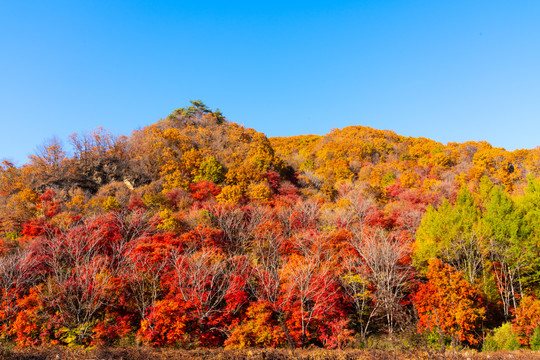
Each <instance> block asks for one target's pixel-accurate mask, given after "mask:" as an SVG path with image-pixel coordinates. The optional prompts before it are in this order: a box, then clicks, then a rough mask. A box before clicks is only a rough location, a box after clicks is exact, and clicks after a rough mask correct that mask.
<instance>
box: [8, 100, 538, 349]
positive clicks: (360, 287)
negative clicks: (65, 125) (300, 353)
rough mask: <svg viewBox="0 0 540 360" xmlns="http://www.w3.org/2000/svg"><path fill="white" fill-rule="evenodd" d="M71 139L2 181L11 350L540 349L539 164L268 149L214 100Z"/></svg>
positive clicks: (464, 148) (387, 149) (405, 140)
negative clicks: (408, 335) (395, 341)
mask: <svg viewBox="0 0 540 360" xmlns="http://www.w3.org/2000/svg"><path fill="white" fill-rule="evenodd" d="M70 143H71V145H72V148H73V155H72V156H68V155H67V152H66V151H65V150H64V149H63V148H62V146H61V145H60V142H59V141H57V140H51V141H48V142H47V143H45V144H43V145H42V146H41V147H40V148H39V149H38V151H37V152H36V153H35V154H34V155H32V156H30V158H29V162H28V163H27V164H25V165H22V166H20V167H17V166H14V165H13V164H12V163H10V162H8V161H3V162H2V165H1V167H0V301H1V302H2V306H1V307H0V336H1V337H2V338H5V339H10V340H12V341H14V342H16V343H17V344H18V345H20V346H27V345H49V344H66V345H94V344H119V343H123V344H125V343H133V344H139V343H144V344H150V345H156V346H165V345H167V346H181V347H196V346H204V347H214V346H226V347H230V348H239V347H255V346H256V347H270V346H271V347H280V346H281V347H286V346H290V347H305V346H308V345H311V344H314V345H318V346H324V347H328V348H341V347H344V346H348V345H350V344H352V343H354V344H362V343H366V341H368V339H369V338H370V337H371V336H394V335H397V334H401V333H404V332H411V331H413V332H417V333H418V334H424V335H427V336H428V337H429V338H430V339H432V340H433V341H435V342H443V343H444V342H446V343H453V344H463V345H467V346H472V347H477V348H480V347H482V346H483V347H484V348H489V349H497V346H499V345H500V344H499V342H497V341H496V339H497V337H496V335H497V333H498V332H499V333H500V332H501V331H505V332H507V333H511V334H512V336H514V337H515V341H514V345H512V346H520V345H521V346H530V347H532V348H535V347H538V346H540V300H539V299H538V298H537V296H538V295H539V290H540V257H539V251H540V247H539V245H540V180H538V178H539V177H540V148H536V149H532V150H516V151H512V152H509V151H506V150H504V149H502V148H494V147H492V146H491V145H490V144H488V143H486V142H466V143H449V144H447V145H443V144H441V143H438V142H436V141H433V140H430V139H425V138H413V137H404V136H400V135H397V134H395V133H394V132H392V131H388V130H376V129H372V128H369V127H363V126H351V127H347V128H344V129H334V130H333V131H332V132H330V133H329V134H327V135H325V136H318V135H302V136H294V137H284V138H270V139H269V138H267V137H266V136H265V135H264V134H262V133H260V132H257V131H256V130H253V129H248V128H245V127H243V126H240V125H238V124H236V123H234V122H231V121H228V120H227V119H226V118H225V117H224V115H223V114H222V113H221V112H220V111H219V110H215V111H213V110H211V109H209V108H208V107H207V106H206V105H204V104H203V103H202V102H200V101H193V102H192V104H191V106H189V107H187V108H181V109H178V110H176V111H174V112H173V113H172V114H171V115H169V116H168V117H167V118H165V119H163V120H161V121H159V122H157V123H155V124H153V125H150V126H147V127H144V128H142V129H141V130H136V131H134V132H133V133H132V134H131V135H130V136H128V137H125V136H120V137H115V136H113V135H111V134H110V133H109V132H108V131H106V130H104V129H101V128H99V129H96V130H94V131H93V132H91V133H87V134H83V135H79V134H74V135H72V136H71V138H70ZM492 334H494V335H492Z"/></svg>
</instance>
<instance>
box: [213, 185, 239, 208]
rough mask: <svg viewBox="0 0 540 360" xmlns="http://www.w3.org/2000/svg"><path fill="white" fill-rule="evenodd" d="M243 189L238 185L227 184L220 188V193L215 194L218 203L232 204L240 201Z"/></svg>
mask: <svg viewBox="0 0 540 360" xmlns="http://www.w3.org/2000/svg"><path fill="white" fill-rule="evenodd" d="M242 195H243V191H242V188H241V187H240V186H239V185H227V186H225V187H224V188H223V189H221V193H220V194H219V195H218V196H216V199H217V201H218V202H220V203H229V204H234V203H237V202H238V201H240V199H241V198H242Z"/></svg>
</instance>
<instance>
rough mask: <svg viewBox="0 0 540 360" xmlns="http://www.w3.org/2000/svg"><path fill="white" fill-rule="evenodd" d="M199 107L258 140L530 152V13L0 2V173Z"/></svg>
mask: <svg viewBox="0 0 540 360" xmlns="http://www.w3.org/2000/svg"><path fill="white" fill-rule="evenodd" d="M194 99H201V100H202V101H203V102H205V103H206V104H207V105H208V106H209V107H210V108H216V107H217V108H219V109H220V110H221V111H222V112H223V113H224V114H225V116H226V117H227V118H228V119H229V120H231V121H234V122H238V123H241V124H244V125H245V126H247V127H253V128H255V129H257V130H259V131H262V132H264V133H266V134H267V135H268V136H288V135H298V134H325V133H327V132H329V131H330V130H331V129H332V128H334V127H337V128H342V127H345V126H349V125H366V126H371V127H375V128H379V129H391V130H394V131H395V132H397V133H398V134H402V135H407V136H423V137H429V138H433V139H435V140H438V141H441V142H443V143H446V142H452V141H458V142H462V141H467V140H487V141H489V142H490V143H492V144H493V145H494V146H499V147H505V148H507V149H509V150H513V149H516V148H534V147H536V146H538V145H540V136H539V135H540V1H538V0H530V1H521V0H515V1H508V0H505V1H498V0H477V1H471V0H452V1H450V0H434V1H416V0H403V1H390V0H379V1H369V0H363V1H360V0H359V1H345V0H340V1H316V0H311V1H293V0H289V1H280V0H272V1H262V0H261V1H253V0H252V1H233V0H231V1H202V0H201V1H141V0H139V1H136V0H134V1H121V0H115V1H110V0H106V1H97V0H95V1H83V0H81V1H72V0H69V1H54V0H51V1H41V0H39V1H31V0H30V1H28V0H25V1H11V0H0V122H1V125H2V126H1V129H0V159H2V158H8V159H12V160H15V162H16V163H17V164H19V165H20V164H22V163H24V162H25V161H26V158H27V156H28V155H29V154H30V153H32V152H33V151H34V150H35V149H36V147H37V146H38V145H39V144H41V143H43V142H44V140H46V139H49V138H51V137H53V136H56V137H58V138H60V139H63V140H64V142H65V143H67V137H68V135H69V134H71V133H74V132H84V131H85V130H92V129H94V128H95V127H98V126H103V127H104V128H108V129H110V130H112V132H113V133H115V134H118V135H120V134H125V135H129V134H130V133H131V131H132V130H134V129H137V128H141V127H143V126H146V125H149V124H151V123H153V122H155V121H157V120H158V119H160V118H163V117H165V116H166V115H168V114H169V113H171V112H172V111H173V110H174V109H176V108H178V107H183V106H186V105H189V100H194Z"/></svg>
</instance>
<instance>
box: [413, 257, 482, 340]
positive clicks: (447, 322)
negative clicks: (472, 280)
mask: <svg viewBox="0 0 540 360" xmlns="http://www.w3.org/2000/svg"><path fill="white" fill-rule="evenodd" d="M426 275H427V279H428V281H427V282H426V283H424V284H421V285H420V286H419V288H418V291H417V292H416V294H415V296H414V305H415V307H416V309H417V311H418V317H419V321H418V329H419V331H432V332H433V331H438V332H439V333H440V335H443V336H447V337H450V338H451V339H452V341H453V342H454V341H458V342H466V343H468V344H470V345H476V344H478V340H479V335H480V334H479V331H480V328H481V325H482V321H483V320H484V319H485V313H486V309H485V307H484V306H483V305H482V303H481V301H480V297H479V294H478V292H477V291H476V289H475V288H474V287H473V286H472V285H471V284H469V283H468V282H467V281H466V280H465V276H464V275H463V273H462V272H461V271H457V270H456V269H455V268H453V267H451V266H450V265H448V264H444V263H442V262H441V261H440V260H431V261H430V263H429V266H428V271H427V274H426Z"/></svg>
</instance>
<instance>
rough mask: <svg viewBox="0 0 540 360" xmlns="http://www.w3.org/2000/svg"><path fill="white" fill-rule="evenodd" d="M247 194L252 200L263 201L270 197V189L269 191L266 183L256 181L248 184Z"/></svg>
mask: <svg viewBox="0 0 540 360" xmlns="http://www.w3.org/2000/svg"><path fill="white" fill-rule="evenodd" d="M247 194H248V195H249V197H250V198H252V199H253V200H259V201H265V200H268V199H270V197H271V196H272V191H270V189H269V188H268V185H267V184H265V183H258V184H251V185H249V187H248V191H247Z"/></svg>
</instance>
